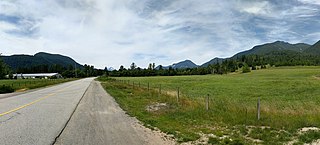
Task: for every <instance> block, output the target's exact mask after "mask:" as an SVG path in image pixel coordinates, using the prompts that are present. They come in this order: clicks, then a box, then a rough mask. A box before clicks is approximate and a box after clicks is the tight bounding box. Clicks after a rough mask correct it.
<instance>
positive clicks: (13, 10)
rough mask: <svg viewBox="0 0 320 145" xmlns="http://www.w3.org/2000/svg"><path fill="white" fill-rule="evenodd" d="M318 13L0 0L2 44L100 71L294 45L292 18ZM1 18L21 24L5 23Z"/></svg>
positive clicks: (189, 2) (186, 0) (138, 2)
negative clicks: (68, 59) (56, 55)
mask: <svg viewBox="0 0 320 145" xmlns="http://www.w3.org/2000/svg"><path fill="white" fill-rule="evenodd" d="M318 13H319V11H318V10H317V9H316V7H315V6H313V5H311V6H310V5H302V6H300V5H293V6H290V7H289V8H286V9H284V8H282V7H279V6H277V5H276V4H274V3H272V1H258V0H249V1H237V0H233V1H219V0H213V1H212V0H201V1H198V0H175V1H171V0H163V1H158V0H107V1H96V0H70V1H69V0H68V1H63V0H47V1H38V0H15V1H0V37H1V40H0V46H1V48H0V49H1V52H3V53H4V54H16V53H18V54H19V53H26V54H34V53H36V52H39V51H45V52H51V53H60V54H64V55H68V56H71V57H73V58H75V59H76V60H77V61H79V62H80V63H87V64H92V65H95V66H97V67H99V68H104V67H105V66H108V67H110V66H112V67H114V68H118V67H119V66H120V65H125V66H126V67H129V65H130V64H131V62H135V63H136V64H138V65H139V66H142V67H146V66H147V64H148V63H151V62H155V63H156V64H163V65H168V64H171V63H173V62H177V61H181V60H184V59H191V60H193V61H194V62H196V63H197V64H202V63H204V62H206V61H209V60H210V59H212V58H214V57H229V56H231V55H233V54H235V53H237V52H239V51H242V50H246V49H250V48H251V47H253V46H254V45H257V44H261V43H264V42H268V41H271V40H276V39H281V38H282V40H283V39H286V40H288V41H294V42H296V41H297V40H298V39H299V38H301V37H298V35H299V34H300V32H299V31H294V29H295V28H296V25H294V24H296V23H298V22H299V21H298V22H294V20H295V19H298V18H299V19H303V20H304V21H306V19H307V18H309V17H314V16H316V15H317V14H318ZM1 15H5V16H15V17H16V18H17V19H19V22H18V24H14V23H12V22H7V21H8V20H2V21H1ZM256 18H258V19H259V21H253V20H254V19H256ZM282 21H283V22H284V23H281V22H282ZM266 22H268V23H266ZM292 22H294V23H292ZM8 30H15V31H17V32H20V33H22V32H23V34H24V33H30V35H27V36H25V35H22V36H19V35H15V34H10V33H6V32H7V31H8ZM260 31H262V32H260ZM263 31H265V32H263ZM261 33H263V34H261ZM295 33H296V34H295ZM310 36H311V34H310ZM316 36H317V35H316ZM301 39H302V38H301ZM3 49H4V50H3Z"/></svg>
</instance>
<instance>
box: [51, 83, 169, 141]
mask: <svg viewBox="0 0 320 145" xmlns="http://www.w3.org/2000/svg"><path fill="white" fill-rule="evenodd" d="M80 144H81V145H144V144H148V145H150V144H151V145H167V144H174V142H172V141H168V140H165V139H164V138H161V134H160V133H157V132H153V131H151V130H150V129H146V128H145V127H143V126H142V125H140V124H139V123H138V121H137V119H135V118H132V117H129V116H128V115H126V114H125V112H124V111H123V110H122V109H121V108H120V107H119V106H118V104H117V103H116V102H115V100H114V99H113V98H112V97H111V96H110V95H109V94H108V93H106V92H105V90H104V89H103V88H102V87H101V85H100V83H99V82H96V81H93V82H92V83H91V85H90V87H89V89H88V91H87V92H86V94H85V95H84V97H83V99H82V100H81V102H80V104H79V106H78V108H77V110H76V111H75V113H74V114H73V116H72V118H71V120H70V122H69V123H68V125H67V127H66V128H65V129H64V131H63V132H62V134H61V136H60V137H59V138H58V139H57V142H56V145H80Z"/></svg>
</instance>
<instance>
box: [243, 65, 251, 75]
mask: <svg viewBox="0 0 320 145" xmlns="http://www.w3.org/2000/svg"><path fill="white" fill-rule="evenodd" d="M248 72H251V70H250V67H249V66H248V65H247V64H246V63H245V64H244V65H243V67H242V73H248Z"/></svg>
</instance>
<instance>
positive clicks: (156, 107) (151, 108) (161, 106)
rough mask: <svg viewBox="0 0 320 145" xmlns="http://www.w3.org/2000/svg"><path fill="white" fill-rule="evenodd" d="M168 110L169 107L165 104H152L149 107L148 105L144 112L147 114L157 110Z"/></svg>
mask: <svg viewBox="0 0 320 145" xmlns="http://www.w3.org/2000/svg"><path fill="white" fill-rule="evenodd" d="M167 108H169V105H168V104H167V103H158V102H156V103H153V104H151V105H148V106H147V107H146V110H147V111H149V112H156V111H158V110H163V109H167Z"/></svg>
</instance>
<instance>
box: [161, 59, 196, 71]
mask: <svg viewBox="0 0 320 145" xmlns="http://www.w3.org/2000/svg"><path fill="white" fill-rule="evenodd" d="M161 67H162V68H163V69H169V68H170V67H171V68H173V69H185V68H195V67H198V65H196V64H195V63H194V62H192V61H191V60H185V61H181V62H178V63H174V64H172V65H169V66H161ZM156 69H160V66H157V67H156Z"/></svg>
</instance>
